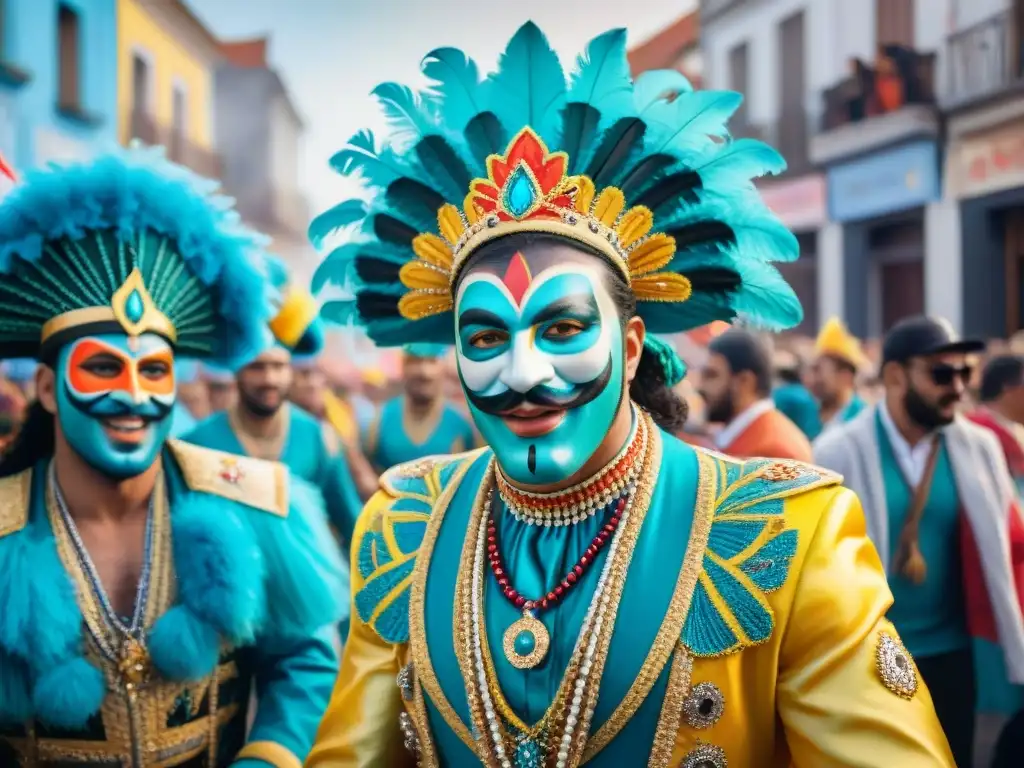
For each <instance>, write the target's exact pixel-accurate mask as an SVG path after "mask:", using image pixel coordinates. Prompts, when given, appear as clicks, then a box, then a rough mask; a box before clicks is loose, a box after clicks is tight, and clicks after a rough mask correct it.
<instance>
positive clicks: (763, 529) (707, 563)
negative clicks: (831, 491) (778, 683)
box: [682, 450, 843, 656]
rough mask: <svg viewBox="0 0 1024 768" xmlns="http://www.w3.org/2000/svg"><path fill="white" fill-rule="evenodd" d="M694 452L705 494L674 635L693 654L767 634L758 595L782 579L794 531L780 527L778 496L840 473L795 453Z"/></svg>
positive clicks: (721, 650) (825, 483)
mask: <svg viewBox="0 0 1024 768" xmlns="http://www.w3.org/2000/svg"><path fill="white" fill-rule="evenodd" d="M699 453H702V454H704V456H703V459H704V460H705V461H710V462H711V465H712V469H713V477H712V480H711V482H712V483H713V487H712V490H713V493H712V497H713V502H712V511H711V512H710V514H711V519H710V525H709V526H707V527H705V529H704V530H705V535H706V536H707V545H706V547H705V549H704V556H703V560H702V563H701V572H700V576H699V578H698V580H697V585H696V588H695V589H694V592H693V597H692V600H691V602H690V610H689V613H688V615H687V618H686V624H685V625H684V627H683V635H682V640H683V644H684V645H686V647H687V648H688V649H689V651H690V652H691V653H692V654H693V655H695V656H724V655H727V654H730V653H735V652H737V651H740V650H742V649H744V648H748V647H750V646H754V645H759V644H761V643H763V642H765V641H767V640H768V638H769V637H771V634H772V631H773V630H774V628H775V615H774V612H773V610H772V607H771V605H770V604H769V603H768V600H767V598H766V595H767V594H769V593H771V592H774V591H776V590H778V589H780V588H781V587H782V585H783V584H785V583H786V579H787V577H788V576H789V567H790V562H791V561H792V559H793V557H794V556H795V555H796V551H797V543H798V536H799V532H798V531H797V530H796V529H794V528H787V527H786V518H785V516H784V514H783V512H784V509H785V502H786V500H787V499H790V498H792V497H794V496H798V495H800V494H803V493H808V492H810V491H812V490H815V489H819V488H827V487H834V486H838V485H840V484H841V483H842V481H843V478H842V476H841V475H838V474H836V473H835V472H830V471H829V470H827V469H823V468H821V467H816V466H813V465H811V464H805V463H803V462H799V461H791V460H780V459H751V460H749V461H740V460H737V459H734V458H732V457H729V456H724V455H722V454H719V453H715V452H713V451H705V450H699ZM697 522H698V521H695V527H696V525H697Z"/></svg>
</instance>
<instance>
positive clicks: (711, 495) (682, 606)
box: [583, 451, 717, 760]
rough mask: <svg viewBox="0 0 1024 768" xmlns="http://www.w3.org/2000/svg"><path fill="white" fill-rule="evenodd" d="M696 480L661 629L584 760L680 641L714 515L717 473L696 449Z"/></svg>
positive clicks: (629, 713) (633, 707)
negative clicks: (691, 511) (689, 519)
mask: <svg viewBox="0 0 1024 768" xmlns="http://www.w3.org/2000/svg"><path fill="white" fill-rule="evenodd" d="M697 466H698V481H697V504H696V506H695V508H694V515H693V522H692V523H691V524H690V526H691V527H690V540H689V543H688V544H687V546H686V555H685V557H684V559H683V567H682V568H680V570H679V576H678V578H677V581H676V588H675V592H673V594H672V600H671V601H670V602H669V607H668V611H667V612H666V613H665V618H664V619H663V620H662V623H661V628H660V629H659V630H658V634H657V635H656V636H655V638H654V643H653V644H652V645H651V648H650V650H649V651H648V653H647V658H646V659H644V663H643V666H642V667H641V668H640V672H639V673H638V674H637V676H636V680H635V681H633V685H632V686H630V689H629V691H628V692H627V693H626V695H625V697H624V698H623V699H622V701H621V702H620V703H619V706H618V707H616V708H615V711H614V712H612V714H611V717H609V718H608V720H607V721H606V722H605V723H604V725H602V726H601V727H600V728H599V729H598V731H597V733H596V734H594V736H593V738H592V739H591V740H590V743H589V744H588V747H587V751H586V753H585V754H584V756H583V758H584V760H590V759H592V758H593V757H594V755H596V754H597V753H598V752H600V751H601V750H602V749H604V748H605V747H606V746H608V744H610V743H611V741H612V739H614V738H615V737H616V736H617V735H618V734H619V732H620V731H621V730H622V729H623V728H624V727H625V726H626V724H627V723H628V722H629V721H630V720H631V719H632V718H633V716H634V715H635V714H636V713H637V710H639V709H640V705H641V704H643V703H644V701H645V700H646V698H647V696H648V694H650V692H651V689H652V688H653V687H654V684H655V683H656V682H657V681H658V677H659V675H661V671H662V669H664V667H665V664H666V663H667V662H668V659H669V656H671V654H672V648H673V646H674V645H675V644H676V643H677V641H678V640H679V637H680V635H681V634H682V631H683V625H684V624H685V623H686V616H687V614H688V613H689V611H690V600H691V599H692V598H693V592H694V590H695V589H696V587H697V579H698V577H699V576H700V572H701V567H702V565H703V561H704V550H705V549H706V548H707V543H708V536H709V535H710V533H711V523H712V521H713V520H714V517H715V484H716V480H717V472H716V470H715V465H714V462H713V460H712V459H711V458H710V457H709V456H707V455H705V454H703V453H701V452H700V451H698V452H697Z"/></svg>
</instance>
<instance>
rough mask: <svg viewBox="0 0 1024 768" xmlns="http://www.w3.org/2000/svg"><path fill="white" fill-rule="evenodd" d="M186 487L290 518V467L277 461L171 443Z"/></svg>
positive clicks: (172, 441)
mask: <svg viewBox="0 0 1024 768" xmlns="http://www.w3.org/2000/svg"><path fill="white" fill-rule="evenodd" d="M167 445H168V446H169V447H170V449H171V453H173V454H174V458H175V460H176V461H177V462H178V466H179V467H180V468H181V474H182V476H183V477H184V478H185V484H186V485H187V486H188V487H189V488H190V489H191V490H193V491H199V492H200V493H209V494H211V495H213V496H220V497H222V498H225V499H230V500H231V501H237V502H239V503H240V504H245V505H246V506H249V507H252V508H254V509H258V510H260V511H262V512H269V513H270V514H272V515H278V516H279V517H287V516H288V468H287V467H285V465H284V464H281V463H279V462H276V461H264V460H263V459H254V458H251V457H249V456H237V455H235V454H233V453H226V452H224V451H216V450H214V449H212V448H202V447H200V446H198V445H192V444H191V443H186V442H183V441H181V440H168V441H167Z"/></svg>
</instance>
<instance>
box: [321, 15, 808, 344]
mask: <svg viewBox="0 0 1024 768" xmlns="http://www.w3.org/2000/svg"><path fill="white" fill-rule="evenodd" d="M423 71H424V73H425V74H426V75H427V77H428V78H429V79H430V80H432V81H433V86H432V87H431V89H430V90H429V91H427V92H426V93H415V92H413V91H412V90H411V89H409V88H406V87H404V86H401V85H397V84H394V83H386V84H384V85H381V86H378V87H377V88H376V90H375V91H374V94H375V95H376V96H377V97H378V99H380V101H381V103H382V105H383V107H384V111H385V113H386V115H387V117H388V121H389V123H390V127H391V135H390V136H389V138H388V140H387V142H386V143H385V145H384V146H383V147H381V148H378V147H377V143H376V141H375V139H374V137H373V135H372V134H371V133H370V132H369V131H363V132H362V133H359V134H357V135H356V136H354V137H353V138H352V139H351V140H350V141H349V143H348V145H347V146H346V147H344V148H343V149H342V150H341V151H340V152H338V153H337V154H336V155H335V156H334V157H333V158H332V160H331V163H332V165H333V166H334V168H335V169H336V170H338V171H339V172H341V173H344V174H354V175H356V176H358V177H359V178H360V179H361V180H362V181H363V182H364V184H365V186H366V187H368V188H369V191H370V193H371V194H370V195H369V198H368V199H369V200H370V202H368V203H365V202H363V201H361V200H349V201H346V202H343V203H341V204H340V205H338V206H335V207H334V208H332V209H331V210H328V211H326V212H325V213H323V214H322V215H320V216H319V217H317V218H316V219H315V220H314V221H313V223H312V225H311V226H310V237H311V239H312V240H313V242H314V243H315V244H317V245H319V244H320V243H322V242H323V240H324V239H325V238H326V237H327V236H329V235H331V234H332V233H334V232H336V231H337V230H340V229H348V230H349V231H350V232H353V233H354V237H351V238H350V239H349V241H348V242H345V243H343V244H341V245H340V247H337V248H336V249H335V250H333V251H332V252H330V253H329V254H328V255H327V256H326V258H325V259H324V261H323V263H322V264H321V266H320V269H319V270H318V273H317V275H316V276H315V278H314V286H323V285H325V284H326V283H328V282H330V283H334V284H337V285H341V286H345V287H346V288H349V289H350V290H351V291H352V292H353V293H354V298H352V299H348V300H344V301H334V302H328V303H327V304H326V305H325V306H324V310H323V312H324V317H325V318H327V319H328V320H331V321H334V322H341V323H347V322H350V321H355V322H356V323H357V324H359V325H362V326H364V327H365V328H366V330H367V332H368V333H369V335H370V337H371V338H373V339H374V341H376V342H377V343H378V344H380V345H383V346H396V345H400V344H405V343H407V342H410V341H412V342H431V343H445V344H451V343H452V342H453V341H454V322H453V319H452V317H451V312H452V303H453V293H454V289H455V285H456V283H457V281H458V277H459V274H460V269H461V268H462V267H463V266H464V265H465V263H466V261H467V259H468V258H469V257H470V255H471V254H472V253H473V252H474V251H475V250H476V249H477V248H479V247H480V246H482V245H484V244H485V243H487V242H490V241H492V240H494V239H496V238H500V237H503V236H505V235H508V234H512V233H515V232H523V231H526V232H544V233H548V234H553V235H556V236H559V237H563V238H565V239H567V240H569V241H574V242H579V243H582V244H584V245H585V246H587V247H589V248H590V249H592V250H596V251H597V252H598V253H600V254H602V255H603V256H604V257H606V258H607V260H608V262H609V263H610V264H611V265H612V266H613V267H615V268H616V269H618V271H619V273H620V274H621V275H622V276H623V278H624V279H625V280H626V281H627V283H629V285H630V287H631V288H632V290H633V293H634V295H635V296H636V299H637V312H638V314H639V315H640V316H641V317H642V318H643V320H644V321H645V323H646V325H647V328H648V330H650V331H651V332H653V333H675V332H679V331H685V330H688V329H691V328H695V327H698V326H701V325H705V324H707V323H710V322H712V321H714V320H723V321H732V320H735V319H742V320H743V321H745V322H746V323H748V324H753V325H759V326H762V327H769V328H788V327H792V326H794V325H796V324H798V323H799V322H800V320H801V319H802V314H803V313H802V310H801V308H800V304H799V301H798V300H797V298H796V296H795V295H794V293H793V291H792V289H791V288H790V287H789V285H787V283H786V282H785V280H783V278H782V277H781V275H780V274H779V273H778V271H777V270H776V269H775V268H774V267H773V266H772V264H771V262H773V261H791V260H793V259H795V258H796V257H797V255H798V246H797V241H796V238H795V237H794V236H793V235H792V234H791V233H790V232H789V231H788V230H787V229H786V228H785V227H784V226H782V224H781V223H780V222H779V221H778V220H777V219H776V218H775V217H774V216H773V215H772V214H771V213H770V212H769V211H768V209H767V208H766V206H765V205H764V203H763V202H762V200H761V198H760V195H759V194H758V193H757V191H756V190H755V188H754V185H753V183H752V179H754V178H755V177H758V176H761V175H764V174H767V173H778V172H781V171H782V170H783V169H784V168H785V162H784V161H783V159H782V158H781V156H780V155H779V154H778V153H777V152H775V150H773V149H771V148H770V147H768V146H767V145H765V144H763V143H761V142H758V141H754V140H750V139H737V140H732V139H730V137H729V134H728V131H727V129H726V121H727V119H728V118H729V117H730V116H731V115H732V113H733V112H734V111H735V110H736V109H737V107H738V106H739V104H740V102H741V100H742V97H741V96H740V95H739V94H737V93H731V92H724V91H696V92H695V91H693V90H692V88H691V87H690V84H689V83H688V82H687V80H686V78H685V77H683V76H682V75H681V74H680V73H678V72H676V71H655V72H645V73H644V74H642V75H640V76H639V77H638V78H637V79H636V81H635V82H634V81H633V80H632V79H631V77H630V71H629V64H628V62H627V60H626V34H625V31H624V30H613V31H611V32H608V33H606V34H604V35H601V36H600V37H598V38H597V39H595V40H594V41H592V42H591V43H590V45H589V46H588V47H587V50H586V52H585V53H584V54H583V55H582V56H581V57H580V58H579V60H578V62H577V66H576V70H575V72H574V73H573V74H572V75H571V76H570V77H569V78H568V79H567V78H566V75H565V73H563V71H562V68H561V65H560V64H559V61H558V57H557V56H556V55H555V53H554V51H553V50H552V49H551V46H550V45H549V44H548V41H547V40H546V39H545V37H544V35H543V34H542V33H541V32H540V30H539V29H538V28H537V27H536V26H535V25H534V24H533V23H527V24H526V25H524V26H523V27H522V28H521V29H520V30H519V31H518V32H517V33H516V35H515V37H513V38H512V41H511V42H510V43H509V45H508V48H507V49H506V50H505V53H504V55H503V56H502V57H501V60H500V63H499V66H498V70H497V72H495V73H493V74H492V75H490V76H489V77H487V78H485V79H484V80H481V79H480V76H479V73H478V70H477V66H476V64H475V63H474V62H473V61H472V60H471V59H469V58H468V57H467V56H466V55H465V54H464V53H462V52H461V51H458V50H456V49H453V48H442V49H439V50H436V51H433V52H432V53H430V54H428V55H427V57H426V59H425V60H424V62H423Z"/></svg>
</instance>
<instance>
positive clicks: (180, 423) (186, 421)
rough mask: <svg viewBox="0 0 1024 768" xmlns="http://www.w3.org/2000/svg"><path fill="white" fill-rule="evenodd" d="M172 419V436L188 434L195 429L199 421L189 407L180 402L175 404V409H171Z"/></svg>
mask: <svg viewBox="0 0 1024 768" xmlns="http://www.w3.org/2000/svg"><path fill="white" fill-rule="evenodd" d="M171 419H172V421H171V437H181V436H182V435H187V434H188V433H189V432H191V431H192V430H193V429H195V427H196V423H197V422H196V419H195V417H194V416H193V415H192V414H191V413H189V411H188V408H186V407H185V406H184V404H182V403H180V402H178V403H175V404H174V410H173V411H171Z"/></svg>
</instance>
